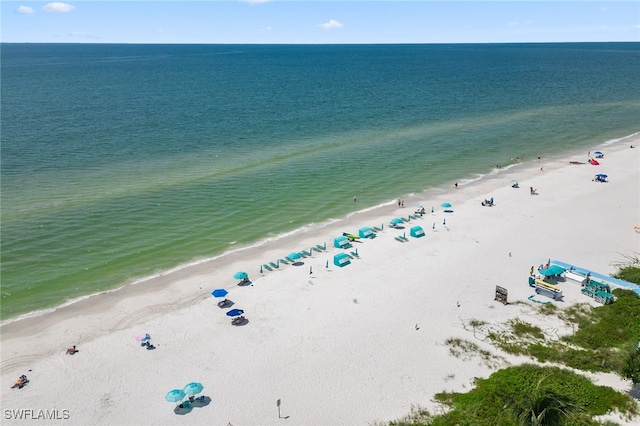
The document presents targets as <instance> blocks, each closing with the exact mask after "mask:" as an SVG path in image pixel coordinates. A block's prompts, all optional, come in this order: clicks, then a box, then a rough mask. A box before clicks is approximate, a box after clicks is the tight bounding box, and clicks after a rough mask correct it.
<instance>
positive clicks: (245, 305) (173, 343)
mask: <svg viewBox="0 0 640 426" xmlns="http://www.w3.org/2000/svg"><path fill="white" fill-rule="evenodd" d="M630 144H633V145H634V146H637V145H638V144H640V136H638V135H636V136H634V137H633V138H629V139H625V140H624V141H622V142H620V143H616V144H609V145H602V146H599V147H594V148H593V151H595V150H597V149H598V148H599V149H600V150H602V151H604V153H605V158H603V159H602V160H601V165H600V166H591V165H587V164H581V165H570V164H569V162H570V161H581V162H584V161H585V160H586V152H585V153H577V154H574V155H569V156H561V157H558V158H554V159H544V158H543V159H542V160H539V161H534V162H531V163H527V164H525V165H523V166H519V167H514V168H513V169H510V170H508V171H503V172H501V173H500V174H498V175H496V176H495V177H489V178H487V179H482V180H480V181H478V182H474V183H472V184H470V185H464V186H461V187H460V188H459V189H457V190H456V189H453V188H452V189H451V190H450V191H445V190H444V189H442V188H438V189H435V190H431V191H428V192H426V193H422V194H416V195H415V196H414V197H412V198H411V199H409V198H407V199H405V206H406V207H405V208H398V207H397V205H395V204H393V205H389V206H385V207H383V208H380V209H374V210H371V211H367V212H362V213H356V214H353V215H351V216H350V217H349V218H347V219H345V220H342V221H338V222H335V223H332V224H328V225H325V226H322V227H315V228H309V229H308V230H306V231H303V232H298V233H296V234H294V235H290V236H288V237H285V238H281V239H278V240H277V241H272V242H266V243H265V244H262V245H260V246H258V247H252V248H249V249H246V250H242V251H239V252H237V253H234V254H233V255H232V256H225V257H221V258H219V259H216V260H213V261H210V262H205V263H201V264H198V265H195V266H191V267H189V268H185V269H182V270H179V271H176V272H174V273H171V274H166V275H163V276H160V277H157V278H155V279H153V280H151V281H149V282H146V283H144V284H141V285H133V286H127V287H125V288H123V289H121V290H119V291H117V292H112V293H105V294H101V295H98V296H95V297H92V298H91V299H89V300H85V301H82V302H79V303H76V304H73V305H70V306H67V307H65V308H63V309H59V310H57V311H56V312H53V313H51V314H46V315H44V316H40V317H34V318H29V319H25V320H21V321H16V322H13V323H9V324H6V325H4V326H3V327H2V329H1V331H2V384H3V389H2V408H3V410H6V409H20V408H31V409H59V410H69V416H70V418H69V419H68V420H59V421H58V422H57V423H60V424H175V423H189V424H212V423H213V424H227V423H231V424H233V425H236V426H237V425H243V424H244V425H258V424H275V423H278V422H284V420H282V419H279V418H278V408H277V407H276V401H277V400H278V399H280V400H281V401H282V406H281V415H282V416H283V417H285V416H289V418H288V419H287V421H288V422H289V423H291V424H317V425H324V424H367V423H369V422H373V421H385V420H386V421H388V420H392V419H394V418H397V417H399V416H402V415H404V414H406V413H407V412H408V411H409V410H410V408H411V405H412V404H419V405H422V406H428V407H429V404H430V399H431V398H432V396H433V394H434V393H436V392H440V391H443V390H456V391H464V390H465V389H467V390H468V389H469V388H470V386H471V385H470V382H471V380H472V379H473V377H476V376H483V377H485V376H487V375H489V374H490V373H491V372H492V371H493V368H494V367H497V366H487V365H485V364H483V363H482V362H480V360H477V359H471V360H464V359H459V358H455V357H453V356H451V355H450V354H449V348H448V347H447V346H446V345H445V344H444V341H445V340H446V339H447V338H450V337H460V338H463V339H469V340H472V339H473V334H472V333H470V332H469V331H468V330H465V329H464V327H463V325H464V322H465V321H468V320H469V319H472V318H474V319H480V320H484V321H487V322H489V323H498V322H502V321H505V320H507V319H509V318H513V317H514V316H520V317H521V318H527V319H528V320H529V321H539V322H541V323H542V324H541V325H543V326H548V327H553V326H554V325H553V324H544V319H542V318H538V317H536V316H535V315H533V314H532V313H531V312H532V311H531V309H529V308H527V306H526V305H510V306H502V305H501V304H498V303H497V302H494V301H493V291H494V289H495V286H496V285H501V286H503V287H506V288H507V289H508V290H509V294H510V300H512V301H515V300H526V298H527V297H528V296H529V295H530V294H532V292H531V291H530V288H529V287H528V286H527V285H526V280H527V275H528V271H529V268H530V267H531V266H532V265H539V264H540V263H544V262H546V260H547V259H548V258H552V259H557V260H561V261H564V262H567V263H575V264H580V265H584V266H588V267H589V268H590V269H592V270H594V271H598V272H600V273H612V272H614V270H615V268H614V267H613V266H612V265H611V262H612V261H615V260H623V255H624V254H631V253H636V252H638V250H639V235H640V234H638V233H636V232H634V226H638V225H640V217H639V213H638V212H639V211H640V200H639V198H640V197H639V196H638V194H639V193H640V172H639V169H640V168H639V167H638V164H639V157H640V154H638V153H639V152H640V150H637V149H629V145H630ZM541 167H543V170H540V168H541ZM595 173H606V174H608V175H609V180H610V182H609V183H606V184H601V183H596V182H592V181H591V179H592V178H593V175H594V174H595ZM512 179H517V180H518V181H519V183H520V186H521V187H520V188H519V189H513V188H511V186H510V185H511V184H510V182H511V180H512ZM529 186H534V187H535V188H537V189H538V193H539V195H537V196H531V195H530V194H529V189H528V188H529ZM490 197H494V199H495V202H496V205H495V206H494V207H482V206H481V205H480V202H481V201H482V200H483V199H485V198H490ZM444 201H448V202H450V203H452V205H453V213H444V212H443V211H442V210H443V209H442V207H440V203H441V202H444ZM417 204H423V205H425V207H427V208H428V209H430V207H431V206H435V212H434V213H433V214H431V213H428V214H427V215H425V216H424V217H423V218H419V219H415V220H411V221H410V222H409V223H407V224H405V229H398V230H393V229H390V228H389V227H388V224H389V221H390V219H391V218H393V217H396V216H401V217H405V218H406V217H407V216H408V215H409V214H412V213H413V211H414V207H415V205H417ZM445 220H446V224H445V223H444V221H445ZM383 223H384V231H383V232H380V233H379V234H378V237H377V238H375V239H373V240H367V241H362V242H356V243H355V244H354V245H355V247H357V248H358V254H359V258H354V259H353V260H352V263H351V264H350V265H348V266H346V267H344V268H338V267H336V266H334V265H333V264H332V259H333V255H334V254H336V253H338V252H339V250H338V249H335V248H333V247H332V242H333V238H334V237H336V236H338V235H340V234H341V233H342V232H343V231H347V232H353V233H356V232H357V230H358V229H359V228H360V227H363V226H380V225H381V224H383ZM415 225H420V226H422V227H423V228H424V230H425V231H426V237H424V238H420V239H414V238H412V237H410V236H409V229H410V227H411V226H415ZM434 226H435V229H434ZM405 233H406V236H407V237H408V238H409V241H408V242H406V243H400V242H398V241H396V240H395V239H394V238H395V237H397V236H399V235H403V234H405ZM325 242H326V244H327V250H326V252H321V253H318V252H314V253H313V256H312V257H310V258H305V259H302V262H304V265H302V266H291V265H281V267H280V268H279V269H278V270H275V271H271V272H269V271H266V270H265V271H264V273H263V274H262V275H260V274H259V273H258V270H259V267H260V265H261V264H264V263H268V262H270V261H276V259H279V258H283V257H284V256H285V255H287V254H288V253H290V252H292V251H299V250H309V249H310V248H311V247H312V246H315V245H317V244H323V243H325ZM355 247H354V248H355ZM353 250H354V249H351V250H347V251H348V252H351V251H353ZM327 261H329V267H328V268H327V267H326V264H327ZM239 270H245V271H247V272H249V273H250V277H251V278H252V281H253V285H251V286H247V287H239V286H237V285H236V283H237V281H236V280H233V278H232V274H233V273H234V272H236V271H239ZM310 271H311V273H310ZM218 287H223V288H226V289H227V290H228V291H229V295H228V296H227V297H228V298H230V299H231V300H233V301H234V302H235V306H234V307H237V308H241V309H244V310H245V316H246V317H247V318H248V320H249V323H248V324H246V325H245V326H242V327H233V326H231V324H230V321H229V317H227V316H226V315H225V314H224V310H221V309H219V308H218V307H217V306H216V303H215V302H216V300H214V299H213V298H212V297H211V296H210V294H209V293H210V292H211V290H213V289H214V288H218ZM563 291H564V294H565V304H568V303H572V302H575V301H581V302H586V301H589V300H590V299H588V298H586V297H584V296H582V295H581V294H580V289H579V286H577V285H572V284H571V283H570V282H567V283H566V284H563ZM529 317H532V318H533V319H531V318H529ZM145 332H146V333H149V334H150V335H151V336H152V342H153V343H154V344H156V346H157V349H156V350H155V351H146V350H144V349H142V348H141V347H140V346H139V344H137V342H136V341H135V339H134V336H136V335H138V334H140V333H145ZM477 343H478V344H480V345H484V343H483V342H480V341H478V342H477ZM73 344H77V345H78V347H79V349H80V353H78V354H76V355H75V356H73V357H71V356H65V354H64V350H65V348H66V347H68V346H70V345H73ZM483 347H484V348H486V349H490V347H489V346H488V345H486V347H485V346H483ZM511 361H512V362H522V361H523V360H515V359H512V360H511ZM503 365H504V364H503ZM28 370H31V371H30V372H29V371H28ZM23 373H24V374H28V375H29V378H30V379H31V383H30V384H29V385H27V386H26V387H25V388H24V389H21V390H19V391H17V390H14V389H10V385H11V384H12V383H13V382H14V381H15V379H16V378H17V377H18V376H19V375H20V374H23ZM601 380H604V379H601ZM190 381H198V382H202V383H203V385H204V386H205V389H204V394H205V395H208V396H210V397H211V399H212V401H211V403H210V404H209V405H208V406H206V407H201V408H194V409H193V411H191V412H190V413H188V414H186V415H184V416H177V415H175V414H174V413H173V411H172V405H171V403H169V402H167V401H166V400H165V399H164V395H165V394H166V393H167V392H168V391H169V390H171V389H173V388H176V387H182V386H184V385H185V384H186V383H188V382H190ZM606 382H607V383H603V384H608V385H611V386H617V387H618V388H621V389H622V388H624V385H625V384H624V382H622V381H619V380H617V379H616V378H615V377H609V378H608V379H606ZM34 401H38V402H37V404H34ZM5 422H6V424H13V421H12V420H9V419H6V417H5ZM15 423H19V421H15ZM55 423H56V422H53V423H51V422H50V423H49V424H55Z"/></svg>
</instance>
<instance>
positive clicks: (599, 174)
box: [596, 173, 607, 178]
mask: <svg viewBox="0 0 640 426" xmlns="http://www.w3.org/2000/svg"><path fill="white" fill-rule="evenodd" d="M596 176H597V177H601V178H606V177H607V175H605V174H604V173H598V174H597V175H596Z"/></svg>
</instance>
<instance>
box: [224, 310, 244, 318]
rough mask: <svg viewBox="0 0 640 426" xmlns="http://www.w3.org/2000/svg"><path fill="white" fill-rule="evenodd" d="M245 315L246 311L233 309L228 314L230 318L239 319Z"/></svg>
mask: <svg viewBox="0 0 640 426" xmlns="http://www.w3.org/2000/svg"><path fill="white" fill-rule="evenodd" d="M242 314H244V311H243V310H242V309H232V310H230V311H229V312H227V316H230V317H237V316H238V315H242Z"/></svg>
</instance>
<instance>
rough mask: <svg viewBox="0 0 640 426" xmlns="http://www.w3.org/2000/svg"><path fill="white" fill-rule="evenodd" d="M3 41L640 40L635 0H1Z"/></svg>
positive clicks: (639, 6)
mask: <svg viewBox="0 0 640 426" xmlns="http://www.w3.org/2000/svg"><path fill="white" fill-rule="evenodd" d="M0 12H1V20H0V23H1V30H0V37H1V41H2V42H11V43H153V44H156V43H178V44H184V43H190V44H361V43H393V44H395V43H528V42H607V41H635V42H638V41H640V1H637V0H623V1H595V0H593V1H590V0H582V1H580V0H570V1H551V0H533V1H519V0H511V1H505V0H502V1H481V0H471V1H456V0H454V1H451V0H450V1H429V0H426V1H425V0H408V1H389V0H352V1H341V0H316V1H299V0H227V1H222V0H196V1H157V0H140V1H125V0H120V1H117V0H116V1H94V0H80V1H55V2H46V1H45V2H38V1H28V0H25V1H6V0H3V1H2V2H1V3H0Z"/></svg>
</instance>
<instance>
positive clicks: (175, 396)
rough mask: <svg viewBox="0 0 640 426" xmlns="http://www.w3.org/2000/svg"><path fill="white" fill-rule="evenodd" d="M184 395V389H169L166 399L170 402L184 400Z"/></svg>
mask: <svg viewBox="0 0 640 426" xmlns="http://www.w3.org/2000/svg"><path fill="white" fill-rule="evenodd" d="M184 396H185V393H184V391H183V390H182V389H173V390H171V391H169V393H168V394H166V395H165V397H164V399H166V400H167V401H169V402H178V401H182V399H183V398H184Z"/></svg>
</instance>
